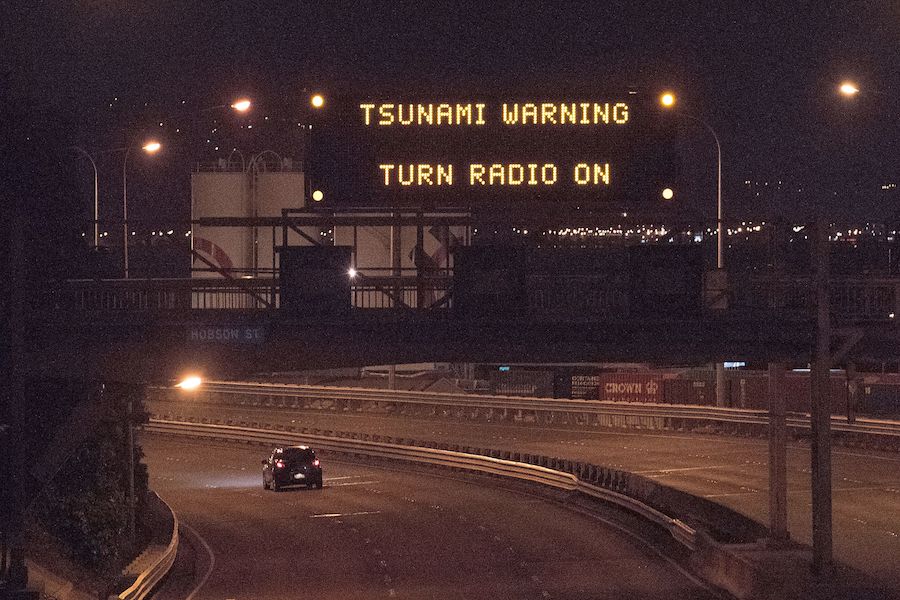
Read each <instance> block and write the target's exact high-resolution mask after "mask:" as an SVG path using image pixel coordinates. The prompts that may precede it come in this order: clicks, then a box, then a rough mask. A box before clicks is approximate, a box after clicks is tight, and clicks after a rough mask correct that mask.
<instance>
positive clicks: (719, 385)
mask: <svg viewBox="0 0 900 600" xmlns="http://www.w3.org/2000/svg"><path fill="white" fill-rule="evenodd" d="M659 102H660V104H662V106H663V107H664V108H666V109H672V108H674V107H675V104H676V98H675V94H673V93H672V92H665V93H664V94H662V95H661V96H660V98H659ZM679 114H680V115H682V116H683V117H686V118H688V119H691V120H692V121H696V122H697V123H700V125H702V126H703V127H705V128H706V130H707V131H708V132H709V133H710V134H712V136H713V139H714V140H715V141H716V238H717V239H716V270H717V271H719V272H722V271H723V270H724V269H725V235H724V227H723V224H722V144H720V143H719V136H718V135H716V131H715V130H714V129H713V128H712V126H710V124H709V123H707V122H706V121H704V120H703V119H700V118H698V117H695V116H693V115H691V114H688V113H685V112H679ZM716 406H725V365H724V364H723V363H721V362H716Z"/></svg>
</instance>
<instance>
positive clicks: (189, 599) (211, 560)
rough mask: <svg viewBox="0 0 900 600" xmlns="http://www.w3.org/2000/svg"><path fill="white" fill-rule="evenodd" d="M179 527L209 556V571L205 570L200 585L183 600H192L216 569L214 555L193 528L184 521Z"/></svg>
mask: <svg viewBox="0 0 900 600" xmlns="http://www.w3.org/2000/svg"><path fill="white" fill-rule="evenodd" d="M180 526H181V527H184V528H185V529H186V530H187V531H188V533H190V534H191V535H192V536H194V537H195V538H197V539H198V540H200V543H201V544H203V547H204V548H205V549H206V553H207V554H209V569H207V570H206V573H205V574H204V575H203V579H201V580H200V583H198V584H197V587H195V588H194V589H193V590H191V593H190V594H188V595H187V597H186V598H185V599H184V600H193V598H194V596H196V595H197V594H198V593H199V592H200V590H201V588H203V586H204V585H206V582H207V580H208V579H209V576H210V575H212V572H213V569H214V568H215V567H216V555H215V554H213V551H212V548H210V546H209V544H207V543H206V540H204V539H203V536H201V535H200V534H199V533H197V531H196V530H195V529H194V528H193V527H191V526H190V525H188V524H187V523H185V522H184V521H182V522H181V523H180Z"/></svg>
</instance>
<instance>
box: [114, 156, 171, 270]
mask: <svg viewBox="0 0 900 600" xmlns="http://www.w3.org/2000/svg"><path fill="white" fill-rule="evenodd" d="M160 148H162V144H160V143H159V142H157V141H156V140H150V141H148V142H147V143H145V144H144V145H143V146H141V150H143V151H144V152H146V153H147V154H154V153H156V152H158V151H159V150H160ZM129 152H131V147H130V146H129V147H127V148H125V158H124V159H122V239H123V243H122V248H123V253H124V266H125V269H124V270H125V279H128V154H129Z"/></svg>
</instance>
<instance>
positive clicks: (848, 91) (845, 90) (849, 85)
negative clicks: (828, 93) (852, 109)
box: [838, 81, 859, 97]
mask: <svg viewBox="0 0 900 600" xmlns="http://www.w3.org/2000/svg"><path fill="white" fill-rule="evenodd" d="M838 91H839V92H840V93H842V94H843V95H845V96H847V97H850V96H855V95H856V94H858V93H859V88H858V87H856V84H855V83H853V82H850V81H845V82H844V83H842V84H841V86H840V87H839V88H838Z"/></svg>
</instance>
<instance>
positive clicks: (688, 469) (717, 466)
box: [632, 465, 739, 475]
mask: <svg viewBox="0 0 900 600" xmlns="http://www.w3.org/2000/svg"><path fill="white" fill-rule="evenodd" d="M736 466H739V465H710V466H708V467H683V468H679V469H650V470H648V471H632V473H637V474H638V475H644V474H646V473H660V474H666V473H677V472H680V471H702V470H703V469H725V468H734V467H736Z"/></svg>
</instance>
